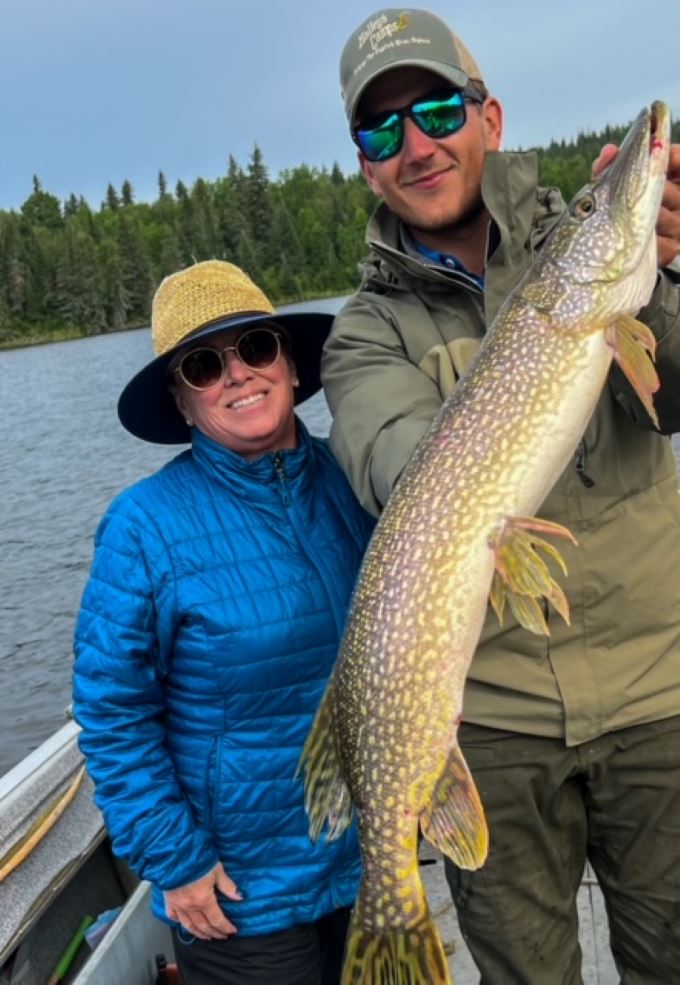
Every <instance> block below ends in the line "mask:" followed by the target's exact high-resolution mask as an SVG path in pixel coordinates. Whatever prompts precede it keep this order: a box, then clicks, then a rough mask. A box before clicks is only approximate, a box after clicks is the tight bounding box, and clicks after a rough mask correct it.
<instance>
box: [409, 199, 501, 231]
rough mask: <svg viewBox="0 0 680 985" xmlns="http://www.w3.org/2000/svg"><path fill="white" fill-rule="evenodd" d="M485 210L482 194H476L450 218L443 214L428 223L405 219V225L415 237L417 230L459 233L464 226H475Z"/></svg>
mask: <svg viewBox="0 0 680 985" xmlns="http://www.w3.org/2000/svg"><path fill="white" fill-rule="evenodd" d="M485 212H486V206H485V205H484V202H483V201H482V196H481V195H478V196H477V198H475V199H474V201H472V202H468V203H467V206H466V207H464V209H463V211H462V212H460V213H458V214H457V215H455V216H454V217H452V218H449V217H448V216H445V215H443V216H441V218H437V219H432V220H431V221H430V222H428V223H423V222H421V221H418V220H416V221H412V220H407V221H406V225H407V226H408V227H409V228H410V229H412V230H413V232H414V234H415V236H416V239H417V238H418V232H423V233H442V232H446V231H447V230H449V229H450V230H452V231H453V230H455V231H456V232H457V233H460V232H463V231H464V230H465V229H466V227H471V226H475V225H476V224H477V222H478V220H479V219H480V218H481V217H482V215H484V213H485Z"/></svg>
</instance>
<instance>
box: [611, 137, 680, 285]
mask: <svg viewBox="0 0 680 985" xmlns="http://www.w3.org/2000/svg"><path fill="white" fill-rule="evenodd" d="M618 152H619V149H618V147H615V146H614V144H605V146H604V147H603V148H602V150H601V151H600V156H599V157H598V159H597V160H596V161H595V163H594V164H593V172H592V173H593V177H594V178H595V177H596V176H597V175H598V174H600V172H601V171H604V169H605V168H606V167H608V166H609V165H610V164H611V162H612V161H613V160H614V158H615V157H616V155H617V154H618ZM656 245H657V251H658V265H659V266H660V267H667V266H668V264H669V263H672V262H673V260H675V258H676V256H677V255H678V254H679V253H680V144H671V153H670V159H669V161H668V176H667V179H666V187H665V188H664V193H663V200H662V202H661V208H660V210H659V218H658V220H657V223H656Z"/></svg>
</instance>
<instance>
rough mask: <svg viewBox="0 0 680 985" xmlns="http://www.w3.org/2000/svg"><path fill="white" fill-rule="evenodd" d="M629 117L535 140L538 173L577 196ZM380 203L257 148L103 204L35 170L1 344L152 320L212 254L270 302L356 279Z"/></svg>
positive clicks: (2, 294)
mask: <svg viewBox="0 0 680 985" xmlns="http://www.w3.org/2000/svg"><path fill="white" fill-rule="evenodd" d="M626 129H627V128H626V127H607V128H606V129H605V130H604V131H603V132H602V133H599V134H581V135H579V137H578V139H577V140H576V141H572V142H568V143H567V142H564V141H562V142H559V143H558V142H553V143H551V144H550V146H549V147H548V148H545V149H539V150H538V154H539V159H540V174H541V183H542V184H545V185H557V186H558V187H559V188H561V190H562V192H563V194H564V196H565V198H567V199H569V198H571V196H572V195H573V194H574V193H575V192H576V191H577V190H578V189H579V188H580V187H581V186H582V185H583V184H585V183H586V181H588V179H589V176H590V168H591V164H592V162H593V160H594V159H595V158H596V157H597V154H598V153H599V151H600V148H601V147H602V145H603V144H605V143H615V144H619V143H620V142H621V140H622V138H623V136H624V134H625V131H626ZM674 139H675V140H680V127H679V126H678V125H677V124H676V125H675V127H674ZM374 204H375V200H374V199H373V196H372V194H371V192H370V191H369V189H368V187H367V186H366V184H365V182H364V180H363V178H362V177H361V175H360V174H358V173H357V174H353V175H345V174H344V173H343V172H342V171H341V169H340V168H339V167H338V165H337V164H336V165H334V166H333V168H332V169H331V170H330V171H327V170H326V169H321V170H319V169H315V168H309V167H307V166H306V165H301V166H299V167H296V168H293V169H291V170H287V171H283V172H282V173H281V174H280V175H279V177H278V178H277V179H276V180H271V179H270V177H269V174H268V170H267V167H266V165H265V163H264V161H263V158H262V154H261V152H260V150H259V148H258V147H255V148H254V149H253V152H252V154H251V157H250V160H249V161H248V164H247V166H246V167H245V168H243V167H242V166H241V165H240V164H239V163H238V162H237V161H236V160H235V159H234V158H233V157H230V158H229V164H228V169H227V173H226V174H225V175H224V176H223V177H221V178H218V179H217V180H216V181H214V182H209V181H205V180H204V179H202V178H198V179H197V180H196V181H195V182H194V183H193V185H192V186H191V188H188V187H187V186H186V185H185V184H184V183H183V182H181V181H179V182H177V184H176V185H175V188H174V189H173V190H172V191H171V190H169V188H168V185H167V181H166V178H165V176H164V174H163V173H162V172H161V173H159V175H158V195H157V198H156V200H155V201H154V202H151V203H147V202H135V200H134V191H133V188H132V186H131V184H130V182H128V181H125V182H123V185H122V187H121V188H120V189H119V190H118V189H115V188H114V187H113V186H112V185H109V187H108V189H107V191H106V195H105V198H104V201H103V202H102V203H101V205H100V207H99V208H98V209H94V208H92V207H91V206H90V205H89V204H88V203H87V202H86V201H85V200H84V199H83V198H82V197H76V195H71V196H70V197H69V198H68V199H67V200H66V201H64V202H62V201H60V200H59V199H58V198H56V197H55V196H54V195H52V194H50V193H49V192H48V191H46V190H45V189H44V188H43V187H42V185H41V183H40V180H39V178H38V177H37V176H36V177H34V179H33V191H32V193H31V195H29V197H28V198H27V199H26V201H25V202H24V204H23V205H22V206H21V208H20V209H19V211H10V212H7V211H2V210H0V345H3V344H4V345H12V344H18V343H21V342H30V341H40V340H43V339H48V338H63V337H67V336H69V335H74V336H75V335H84V334H86V335H92V334H98V333H100V332H103V331H110V330H116V329H120V328H126V327H132V326H135V325H146V324H148V322H149V313H150V305H151V298H152V296H153V292H154V290H155V288H156V286H157V285H158V283H159V282H160V281H161V279H162V278H163V277H164V276H165V275H166V274H168V273H172V272H173V271H174V270H178V269H179V268H180V267H183V266H186V265H187V264H189V263H191V262H193V261H195V260H204V259H208V258H211V257H220V258H223V259H225V260H230V261H232V262H234V263H237V264H238V265H239V266H241V267H243V268H244V269H245V270H247V271H248V273H249V274H250V275H251V276H252V277H253V279H254V280H255V281H256V282H257V283H258V284H260V285H261V286H262V287H263V288H264V290H265V291H266V292H267V294H268V295H269V296H270V297H271V298H272V300H273V301H274V302H276V303H284V302H288V301H295V300H302V299H304V298H309V297H320V296H323V295H329V294H341V293H343V292H345V291H350V290H352V289H353V288H354V287H355V286H356V283H357V263H358V261H359V260H360V259H361V257H362V255H363V254H364V252H365V245H364V234H365V228H366V222H367V220H368V217H369V215H370V213H371V211H372V209H373V207H374Z"/></svg>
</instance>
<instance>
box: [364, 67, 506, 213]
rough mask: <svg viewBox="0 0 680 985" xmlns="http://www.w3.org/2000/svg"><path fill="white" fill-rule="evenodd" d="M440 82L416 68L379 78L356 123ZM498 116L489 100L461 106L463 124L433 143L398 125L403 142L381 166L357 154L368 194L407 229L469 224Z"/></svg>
mask: <svg viewBox="0 0 680 985" xmlns="http://www.w3.org/2000/svg"><path fill="white" fill-rule="evenodd" d="M442 84H444V85H446V83H445V82H444V83H443V80H442V78H441V77H440V76H438V75H435V74H434V73H433V72H428V71H427V70H425V69H422V68H415V67H404V68H396V69H393V70H392V71H389V72H386V73H385V74H384V75H380V76H379V77H378V78H377V79H376V80H375V82H373V83H371V85H370V86H369V87H368V89H367V90H366V92H365V94H364V95H363V97H362V100H361V104H360V107H359V115H358V119H359V120H363V119H367V118H368V117H371V116H374V115H377V114H379V113H384V112H386V111H388V110H392V109H400V108H401V107H403V106H406V105H408V104H410V103H412V102H413V101H414V100H416V99H421V98H422V97H424V96H427V95H429V94H430V93H432V92H434V91H436V90H437V89H441V88H442ZM501 124H502V113H501V108H500V105H499V104H498V102H497V101H496V100H495V99H492V98H489V99H487V100H486V102H485V103H484V105H483V106H479V105H478V104H476V103H467V122H466V123H465V125H464V126H463V127H462V128H461V129H460V130H458V131H457V132H456V133H454V134H452V136H450V137H443V138H441V139H434V138H432V137H428V136H426V135H425V134H424V133H422V131H421V130H419V129H418V127H417V126H416V124H415V123H414V121H413V120H412V119H410V118H408V117H407V118H406V119H405V120H404V143H403V145H402V148H401V150H400V152H399V153H398V154H396V155H395V156H394V157H391V158H390V159H389V160H387V161H377V162H372V161H368V160H367V159H366V158H365V157H364V156H363V154H361V153H360V154H359V163H360V165H361V170H362V172H363V175H364V177H365V179H366V181H367V182H368V184H369V186H370V188H371V190H372V191H373V193H374V194H375V195H377V196H379V197H381V198H383V199H384V200H385V202H386V204H387V205H388V207H389V208H390V209H391V210H392V212H394V213H395V215H397V216H399V218H400V219H401V220H402V221H403V222H405V223H406V224H407V225H408V226H411V227H412V228H413V229H415V230H416V231H417V230H419V229H420V230H424V231H427V232H439V231H443V230H445V229H448V228H449V227H451V226H453V225H458V224H462V225H464V224H465V223H466V222H469V221H472V220H474V218H476V216H477V215H478V214H479V212H480V210H481V208H482V200H481V191H480V189H481V180H482V166H483V163H484V155H485V154H486V152H487V151H489V150H498V147H499V146H500V139H501Z"/></svg>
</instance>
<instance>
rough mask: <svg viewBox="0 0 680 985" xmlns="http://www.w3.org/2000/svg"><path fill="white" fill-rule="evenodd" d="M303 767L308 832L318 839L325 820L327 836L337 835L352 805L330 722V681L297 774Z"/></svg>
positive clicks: (337, 836) (347, 819)
mask: <svg viewBox="0 0 680 985" xmlns="http://www.w3.org/2000/svg"><path fill="white" fill-rule="evenodd" d="M303 770H304V774H305V780H304V782H305V808H306V810H307V815H308V817H309V836H310V838H311V839H312V841H317V840H318V838H319V837H320V835H321V831H322V830H323V826H324V824H326V823H328V840H329V841H334V840H335V839H336V838H339V837H340V835H341V834H342V833H343V831H344V830H345V829H346V828H347V827H348V825H349V823H350V821H351V820H352V813H353V810H354V805H353V803H352V795H351V794H350V792H349V787H348V786H347V782H346V781H345V778H344V776H343V774H342V767H341V765H340V757H339V756H338V747H337V741H336V737H335V728H334V725H333V684H332V681H331V683H329V685H328V687H327V688H326V693H325V694H324V696H323V698H322V699H321V704H320V705H319V709H318V711H317V713H316V718H315V719H314V724H313V725H312V728H311V730H310V733H309V735H308V736H307V741H306V742H305V744H304V747H303V749H302V754H301V756H300V762H299V763H298V768H297V772H296V776H297V775H299V774H300V772H301V771H303Z"/></svg>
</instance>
